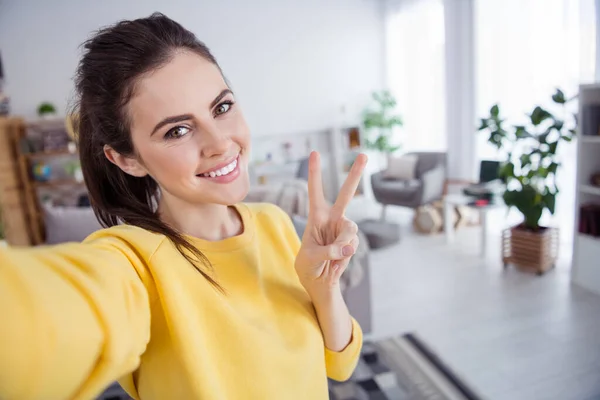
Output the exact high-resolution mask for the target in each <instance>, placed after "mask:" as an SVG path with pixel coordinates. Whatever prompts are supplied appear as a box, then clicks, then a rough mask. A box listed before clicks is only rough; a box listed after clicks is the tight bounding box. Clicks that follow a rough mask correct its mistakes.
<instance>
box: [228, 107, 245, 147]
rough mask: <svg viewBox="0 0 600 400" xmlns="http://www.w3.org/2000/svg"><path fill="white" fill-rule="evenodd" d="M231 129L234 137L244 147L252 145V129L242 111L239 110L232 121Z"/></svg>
mask: <svg viewBox="0 0 600 400" xmlns="http://www.w3.org/2000/svg"><path fill="white" fill-rule="evenodd" d="M229 129H230V131H231V132H233V138H234V139H235V140H236V141H237V142H239V143H240V144H241V145H242V146H243V147H245V148H248V147H250V129H249V128H248V124H247V123H246V119H245V118H244V116H243V114H242V113H241V112H238V113H237V114H236V116H235V118H234V119H232V121H231V126H230V128H229Z"/></svg>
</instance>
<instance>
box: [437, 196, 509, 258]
mask: <svg viewBox="0 0 600 400" xmlns="http://www.w3.org/2000/svg"><path fill="white" fill-rule="evenodd" d="M473 201H474V198H473V197H469V196H465V195H462V194H449V195H446V196H445V197H444V233H445V235H446V242H447V243H452V241H453V239H454V227H453V223H452V218H449V216H450V215H452V213H453V212H454V207H456V206H467V207H469V208H472V209H475V210H477V211H478V212H479V218H480V220H481V244H480V246H481V249H480V254H481V256H482V257H485V256H486V255H487V229H488V228H487V223H488V222H487V214H488V212H489V211H491V210H494V209H498V208H503V207H504V204H502V203H497V202H496V203H490V204H488V205H486V206H476V205H474V204H472V203H473Z"/></svg>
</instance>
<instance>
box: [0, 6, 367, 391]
mask: <svg viewBox="0 0 600 400" xmlns="http://www.w3.org/2000/svg"><path fill="white" fill-rule="evenodd" d="M240 62H243V60H240ZM76 86H77V91H78V95H79V103H78V108H77V115H78V124H77V132H78V134H79V139H78V141H79V150H80V157H81V166H82V169H83V172H84V176H85V180H86V183H87V187H88V190H89V194H90V198H91V202H92V205H93V207H94V211H95V212H96V215H97V216H98V218H99V219H100V221H101V222H102V223H103V224H104V225H105V226H106V227H107V229H103V230H100V231H99V232H96V233H94V234H92V235H91V236H90V237H89V238H87V239H86V240H85V241H84V242H83V243H70V244H63V245H58V246H53V247H41V248H33V249H16V248H15V249H6V250H1V251H0V315H1V316H2V317H1V324H0V398H2V399H7V400H10V399H19V400H29V399H43V400H50V399H52V400H58V399H92V398H94V397H95V396H96V395H98V393H99V392H101V391H102V389H103V388H104V387H106V386H107V385H108V384H110V383H111V382H112V381H114V380H117V379H118V380H119V382H120V383H121V385H122V386H123V387H124V388H125V390H127V392H128V393H129V394H130V395H131V396H132V397H133V398H135V399H143V400H166V399H182V400H192V399H219V400H220V399H227V400H230V399H234V400H238V399H244V400H246V399H260V400H265V399H282V398H285V399H310V400H318V399H327V398H328V390H327V379H326V377H327V376H328V377H330V378H332V379H336V380H345V379H347V378H348V377H349V376H350V374H351V373H352V371H353V369H354V367H355V365H356V362H357V359H358V357H359V353H360V349H361V342H362V333H361V330H360V327H359V326H358V324H357V323H356V321H355V320H354V319H353V318H352V317H351V316H350V315H349V313H348V309H347V307H346V305H345V303H344V300H343V298H342V295H341V292H340V288H339V284H338V282H339V278H340V275H341V274H342V273H343V272H344V269H345V268H346V266H347V264H348V261H349V259H350V257H351V256H352V254H353V253H354V250H355V249H356V247H357V244H358V242H357V240H358V239H357V236H356V232H357V227H356V224H354V223H353V222H352V221H349V220H348V219H346V218H345V216H344V210H345V208H346V206H347V204H348V203H349V201H350V199H351V198H352V195H353V193H354V192H355V190H356V187H357V185H358V182H359V179H360V175H361V173H362V169H363V168H364V165H365V163H366V157H365V156H364V155H361V156H360V157H358V159H357V161H356V163H355V164H354V166H353V168H352V171H351V172H350V174H349V176H348V179H347V181H346V182H345V183H344V185H343V187H342V189H341V192H340V194H339V197H338V199H337V201H336V202H335V204H334V205H333V206H331V207H330V206H328V204H327V203H326V201H325V200H324V197H323V191H322V188H323V186H322V182H321V174H320V165H319V155H318V154H317V153H313V154H311V157H310V167H309V169H310V179H309V191H310V215H309V221H308V226H307V228H306V232H305V234H304V236H303V238H302V240H301V241H300V240H299V239H298V238H297V236H296V233H295V231H294V228H293V226H292V224H291V221H290V219H289V218H288V217H287V215H286V214H284V212H283V211H281V210H280V209H279V208H277V207H276V206H274V205H268V204H244V203H241V202H242V200H243V199H244V198H245V196H246V194H247V191H248V186H249V179H248V169H247V168H248V152H249V150H250V135H249V131H248V127H247V125H246V122H245V121H244V117H243V116H242V112H241V110H240V108H239V106H238V105H237V104H236V102H235V98H234V95H233V93H232V91H231V89H230V87H229V86H228V85H227V83H226V81H225V79H224V78H223V74H222V72H221V70H220V68H219V66H218V65H217V62H216V61H215V59H214V58H213V56H212V55H211V53H210V52H209V50H208V48H207V47H206V46H204V44H202V43H201V42H199V41H198V40H197V39H196V38H195V37H194V35H193V34H192V33H190V32H189V31H187V30H185V29H184V28H183V27H181V26H180V25H179V24H177V23H176V22H174V21H172V20H170V19H169V18H167V17H165V16H163V15H161V14H154V15H152V16H150V17H149V18H144V19H138V20H134V21H124V22H120V23H118V24H116V25H115V26H112V27H110V28H107V29H104V30H101V31H100V32H99V33H98V34H97V35H96V36H94V37H93V38H92V39H91V40H89V41H88V42H86V44H85V54H84V55H83V58H82V60H81V62H80V64H79V68H78V74H77V79H76Z"/></svg>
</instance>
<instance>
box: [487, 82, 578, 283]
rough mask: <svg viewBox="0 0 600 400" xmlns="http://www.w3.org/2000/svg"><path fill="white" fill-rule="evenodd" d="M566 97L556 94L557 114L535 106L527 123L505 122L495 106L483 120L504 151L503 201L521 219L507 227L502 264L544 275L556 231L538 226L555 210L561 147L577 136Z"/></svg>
mask: <svg viewBox="0 0 600 400" xmlns="http://www.w3.org/2000/svg"><path fill="white" fill-rule="evenodd" d="M570 100H572V99H569V100H567V99H566V98H565V95H564V93H563V92H562V91H561V90H557V91H556V93H554V95H552V101H553V103H554V104H555V105H556V106H557V107H559V109H560V110H559V112H558V113H559V114H560V115H556V114H557V113H555V114H552V113H551V112H550V111H548V110H547V109H545V108H542V107H540V106H536V107H535V108H534V109H533V111H532V112H531V113H530V114H528V123H527V124H526V125H510V126H507V125H505V122H506V121H505V119H503V118H502V116H501V113H500V108H499V106H498V105H497V104H496V105H494V106H492V108H491V109H490V113H489V116H486V117H485V118H482V119H481V125H480V126H479V129H478V130H479V131H484V132H487V133H488V135H489V137H488V142H489V143H491V144H492V145H494V146H495V147H496V148H497V149H498V150H499V151H502V152H503V153H504V154H505V156H506V160H504V162H503V163H502V165H501V167H500V171H499V174H500V177H501V178H502V179H503V180H504V181H505V183H506V190H505V191H504V194H503V196H502V197H503V199H504V202H505V203H506V205H507V206H508V207H509V208H512V207H514V208H516V209H517V210H519V212H520V213H521V215H522V216H523V222H521V223H519V224H518V225H516V226H513V227H512V228H510V229H507V230H505V231H504V234H503V241H504V243H503V262H504V266H505V267H506V266H507V265H508V264H514V265H515V266H517V267H519V268H521V269H523V270H529V271H533V272H536V273H538V274H543V273H544V272H545V271H547V270H548V269H550V268H552V267H553V266H554V264H555V262H556V256H557V247H558V229H557V228H549V227H546V226H542V225H540V219H541V217H542V214H543V212H544V210H548V212H550V214H554V211H555V205H556V195H557V194H558V186H557V184H556V172H557V170H558V168H559V166H560V162H559V160H558V157H557V150H558V145H559V144H560V143H561V142H563V141H564V142H570V141H571V140H573V138H574V136H575V118H567V117H568V115H572V114H569V113H568V112H567V103H568V102H569V101H570Z"/></svg>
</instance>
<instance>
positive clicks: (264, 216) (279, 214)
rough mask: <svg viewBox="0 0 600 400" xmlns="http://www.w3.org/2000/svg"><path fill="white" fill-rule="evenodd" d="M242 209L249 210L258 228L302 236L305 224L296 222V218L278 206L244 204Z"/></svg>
mask: <svg viewBox="0 0 600 400" xmlns="http://www.w3.org/2000/svg"><path fill="white" fill-rule="evenodd" d="M242 207H246V208H247V210H248V212H249V213H250V215H251V216H252V217H251V218H252V220H253V221H254V223H255V225H257V226H258V227H268V228H272V229H274V230H276V231H279V232H280V233H282V232H281V231H282V230H283V231H284V232H285V233H286V234H291V233H293V234H294V235H293V236H295V235H300V236H301V233H302V232H303V231H304V223H303V222H302V221H296V218H295V217H291V216H290V215H289V214H287V213H286V212H285V211H283V209H282V208H281V207H279V206H277V205H276V204H273V203H242ZM300 225H301V226H300Z"/></svg>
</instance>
